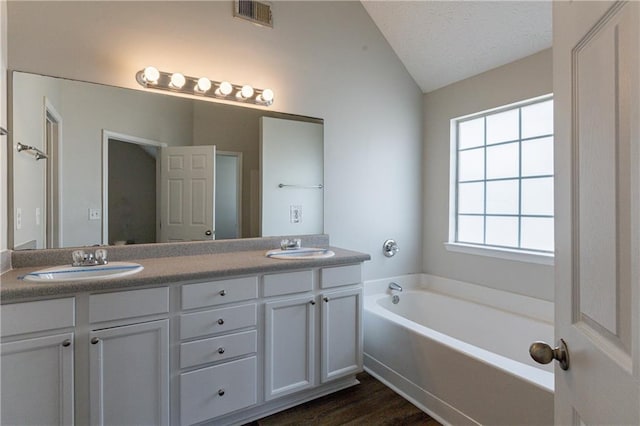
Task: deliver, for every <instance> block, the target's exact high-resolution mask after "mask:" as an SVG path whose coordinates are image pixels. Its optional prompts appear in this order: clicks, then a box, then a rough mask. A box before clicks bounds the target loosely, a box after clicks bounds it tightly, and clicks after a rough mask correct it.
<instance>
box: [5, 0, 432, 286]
mask: <svg viewBox="0 0 640 426" xmlns="http://www.w3.org/2000/svg"><path fill="white" fill-rule="evenodd" d="M8 9H9V10H8V13H9V34H10V38H9V67H10V68H12V69H16V70H22V71H29V72H35V73H42V74H47V75H54V76H60V77H67V78H73V79H80V80H85V81H93V82H99V83H106V84H111V85H116V86H124V87H131V88H137V83H136V82H135V79H134V75H135V73H136V71H138V70H140V69H142V68H143V67H145V66H147V65H150V64H153V65H155V66H157V67H158V68H160V69H162V70H168V71H174V70H175V71H182V72H184V73H186V74H189V75H196V76H197V75H206V76H208V77H210V78H212V79H216V80H222V79H228V80H230V81H232V82H235V83H245V82H247V83H251V84H253V85H255V86H256V87H259V88H265V87H270V88H272V89H273V90H274V91H275V94H276V98H275V104H274V105H273V106H272V107H271V108H270V109H272V110H277V111H283V112H290V113H295V114H301V115H307V116H312V117H320V118H323V119H324V120H325V121H324V137H325V164H326V167H325V185H326V190H325V232H327V233H329V234H330V235H331V241H332V243H333V244H334V245H337V246H342V247H347V248H351V249H355V250H359V251H363V252H367V253H370V254H371V255H372V257H373V260H372V261H371V262H368V263H366V264H365V269H364V278H365V279H373V278H381V277H386V276H393V275H398V274H404V273H413V272H420V271H421V269H422V261H421V260H422V252H421V250H422V238H421V228H422V202H421V198H422V180H421V176H422V114H421V110H422V105H421V102H422V94H421V92H420V90H419V88H418V87H417V85H416V84H415V82H414V81H413V79H412V78H411V77H410V76H409V74H408V73H407V71H406V70H405V68H404V66H403V65H402V63H401V62H400V61H399V60H398V58H397V57H396V55H395V53H394V52H393V50H392V49H391V48H390V47H389V45H388V44H387V42H386V40H385V39H384V37H383V36H382V35H381V33H380V32H379V31H378V29H377V27H376V26H375V25H374V24H373V22H372V21H371V19H370V18H369V15H368V14H367V13H366V11H365V10H364V8H363V7H362V5H361V3H360V2H356V1H349V2H341V1H340V2H325V1H317V2H315V1H309V2H307V1H301V2H289V1H286V2H278V1H276V2H274V7H273V13H274V23H275V27H274V29H265V28H261V27H258V26H255V25H252V24H250V23H247V22H245V21H242V20H238V19H235V18H233V17H232V12H231V11H232V2H231V1H224V2H222V1H221V2H213V1H210V2H184V1H178V2H149V1H145V2H48V1H43V2H9V5H8ZM114 29H117V31H114ZM387 238H395V239H397V240H398V242H399V244H400V247H401V249H402V251H401V252H400V255H398V256H396V257H395V258H392V259H388V258H385V257H383V256H382V252H381V247H382V243H383V241H384V240H385V239H387Z"/></svg>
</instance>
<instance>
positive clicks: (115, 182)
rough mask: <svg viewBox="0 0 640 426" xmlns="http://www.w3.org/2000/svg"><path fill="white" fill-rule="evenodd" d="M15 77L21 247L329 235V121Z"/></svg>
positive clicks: (17, 242)
mask: <svg viewBox="0 0 640 426" xmlns="http://www.w3.org/2000/svg"><path fill="white" fill-rule="evenodd" d="M11 76H12V81H11V84H12V93H11V108H10V114H11V116H10V120H11V123H12V135H11V136H12V138H11V143H12V154H11V155H10V170H11V172H12V176H13V181H12V185H11V189H10V190H11V194H10V195H11V197H10V202H11V205H10V212H9V217H10V218H11V220H12V223H13V226H12V231H11V232H10V234H9V242H10V244H11V245H12V246H13V248H14V249H16V250H20V249H33V248H38V249H40V248H59V247H76V246H87V245H95V244H138V243H154V242H164V241H190V240H206V239H230V238H246V237H258V236H272V235H293V234H298V235H299V234H317V233H322V232H323V192H324V191H323V150H324V148H323V124H322V120H321V119H317V118H310V117H302V116H296V115H291V114H286V113H279V112H272V111H268V110H265V109H261V108H247V107H240V106H233V105H228V104H223V103H217V102H211V101H207V100H198V99H192V98H184V97H179V96H172V95H166V94H161V93H154V92H146V91H140V90H133V89H124V88H118V87H112V86H105V85H100V84H94V83H86V82H79V81H73V80H66V79H61V78H53V77H47V76H42V75H35V74H29V73H23V72H17V71H14V72H12V73H11ZM45 157H46V158H45ZM183 169H184V170H183ZM203 170H205V171H204V172H203ZM202 173H204V174H205V175H206V176H208V177H206V178H205V177H203V175H202ZM185 176H187V177H186V178H185ZM209 211H211V212H212V213H211V214H210V213H208V212H209ZM211 221H213V222H211ZM185 224H186V225H185ZM193 224H196V225H201V226H200V227H196V228H197V229H196V228H193V229H195V231H193V230H188V231H180V232H177V233H176V232H173V231H172V232H173V233H172V232H168V230H169V229H178V228H179V226H182V225H185V226H187V225H193ZM174 225H175V226H178V225H179V226H178V228H172V226H174ZM180 229H182V228H180ZM184 229H187V228H184ZM181 232H182V233H181ZM189 232H191V234H190V233H189ZM194 232H195V233H194Z"/></svg>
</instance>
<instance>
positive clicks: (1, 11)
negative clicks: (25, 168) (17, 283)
mask: <svg viewBox="0 0 640 426" xmlns="http://www.w3.org/2000/svg"><path fill="white" fill-rule="evenodd" d="M7 38H8V37H7V2H6V1H0V126H2V127H4V128H5V129H6V128H7V127H8V126H7ZM0 170H7V137H6V136H0ZM7 230H8V229H7V174H6V172H0V259H1V258H2V253H3V252H4V251H5V250H6V249H7ZM0 269H1V268H0Z"/></svg>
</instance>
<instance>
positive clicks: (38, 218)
mask: <svg viewBox="0 0 640 426" xmlns="http://www.w3.org/2000/svg"><path fill="white" fill-rule="evenodd" d="M36 225H38V226H39V225H40V207H36Z"/></svg>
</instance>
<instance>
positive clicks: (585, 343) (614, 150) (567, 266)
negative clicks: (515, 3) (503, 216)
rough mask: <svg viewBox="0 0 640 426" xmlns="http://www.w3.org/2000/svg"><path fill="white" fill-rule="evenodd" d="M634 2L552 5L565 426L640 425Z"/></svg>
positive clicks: (560, 420)
mask: <svg viewBox="0 0 640 426" xmlns="http://www.w3.org/2000/svg"><path fill="white" fill-rule="evenodd" d="M639 15H640V4H639V3H637V2H628V3H625V2H616V3H612V2H554V4H553V20H554V25H553V33H554V35H553V51H554V52H553V62H554V64H553V67H554V96H555V117H554V119H555V126H556V127H555V137H556V149H555V162H556V168H555V176H556V184H555V194H556V198H555V204H556V258H555V265H556V301H555V306H556V338H558V339H560V338H562V339H564V340H565V341H566V343H567V345H568V350H569V361H570V364H569V369H568V370H567V371H563V370H561V369H559V368H557V367H556V392H555V422H556V424H574V425H579V424H589V425H596V424H620V425H621V424H634V425H637V424H640V391H639V390H640V385H639V373H640V354H639V351H640V345H639V343H640V318H639V312H638V311H639V310H640V298H639V297H640V296H639V292H640V285H639V279H640V275H639V273H640V269H639V258H640V251H639V249H640V244H639V237H640V232H639V231H640V227H639V226H640V221H639V214H638V212H639V211H640V204H639V197H638V194H639V189H640V185H639V179H638V165H639V164H638V163H639V161H638V160H639V153H640V151H639V144H638V142H639V138H640V131H639V129H640V128H639V123H640V119H639V113H640V110H639V108H638V106H639V98H640V92H639V85H638V66H639V65H638V64H639V58H638V51H639V48H640V45H639V32H638V27H639V25H640V22H639Z"/></svg>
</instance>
